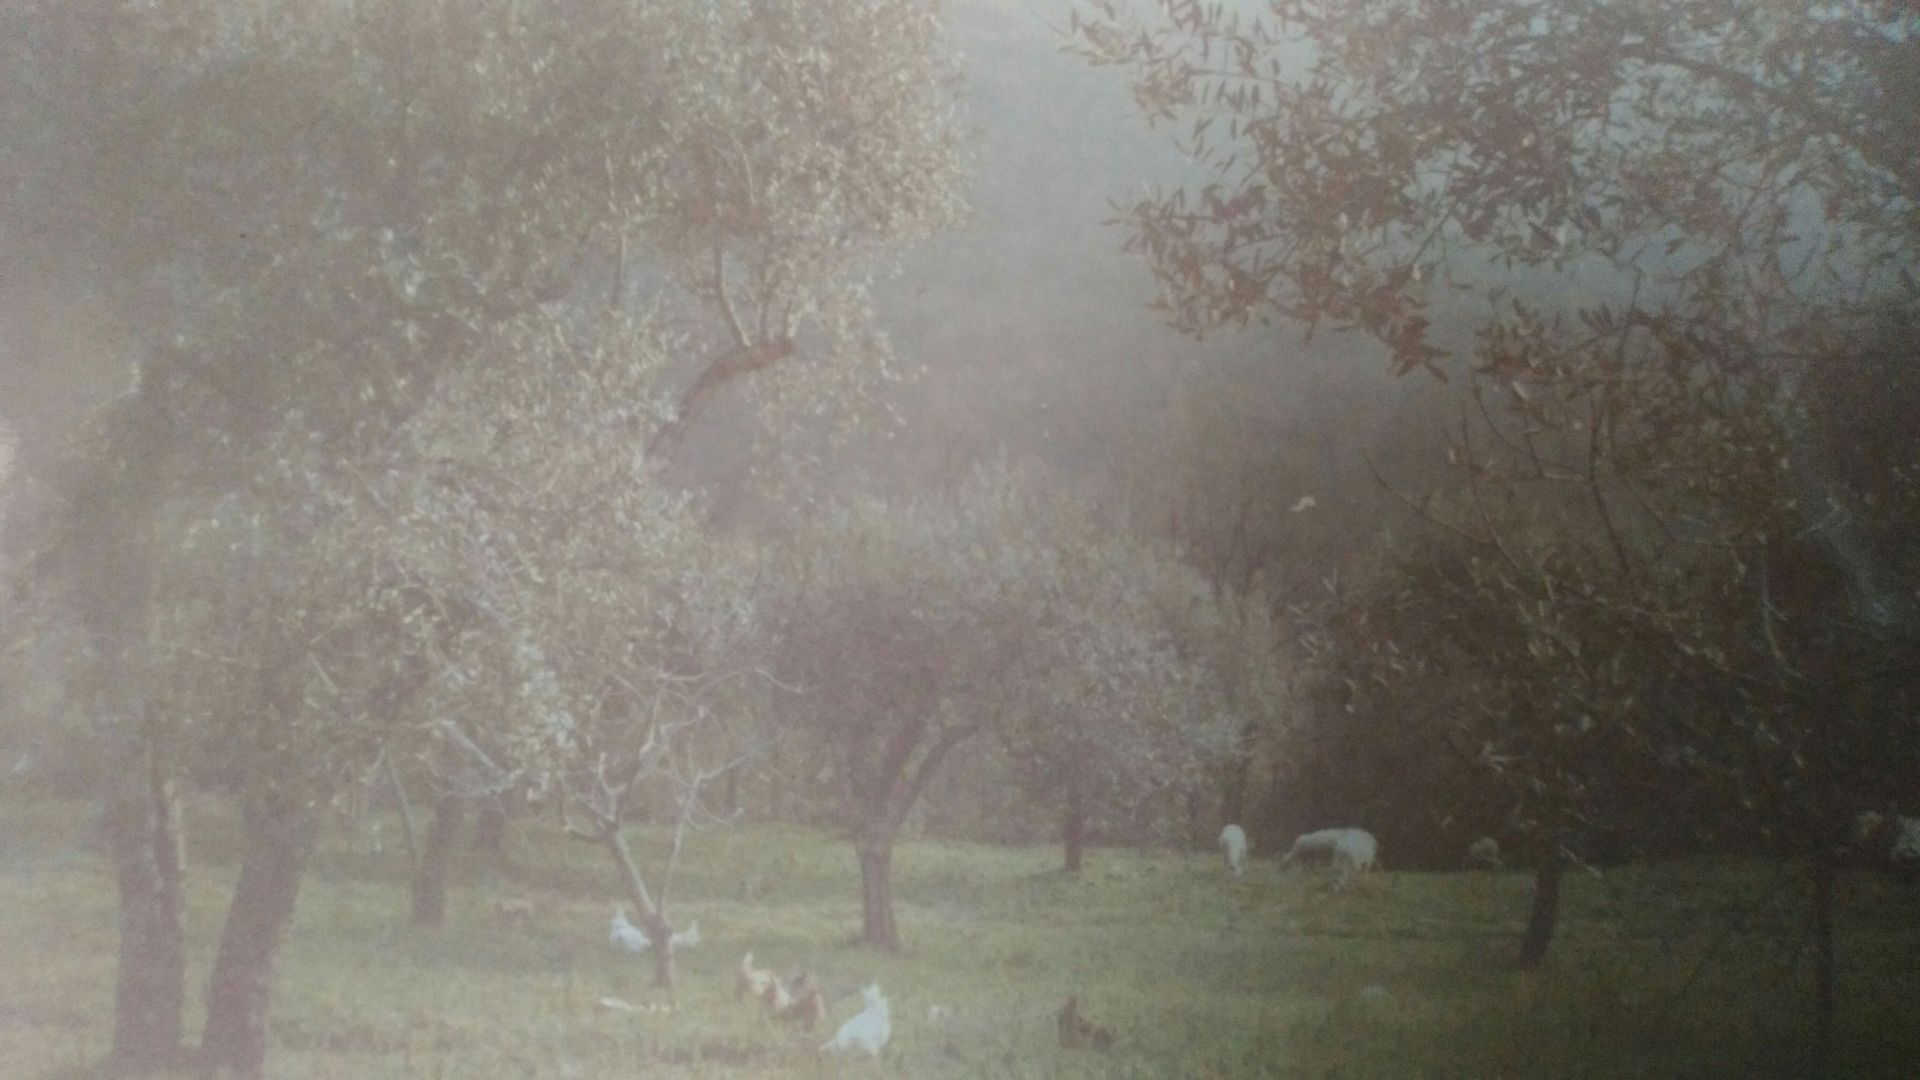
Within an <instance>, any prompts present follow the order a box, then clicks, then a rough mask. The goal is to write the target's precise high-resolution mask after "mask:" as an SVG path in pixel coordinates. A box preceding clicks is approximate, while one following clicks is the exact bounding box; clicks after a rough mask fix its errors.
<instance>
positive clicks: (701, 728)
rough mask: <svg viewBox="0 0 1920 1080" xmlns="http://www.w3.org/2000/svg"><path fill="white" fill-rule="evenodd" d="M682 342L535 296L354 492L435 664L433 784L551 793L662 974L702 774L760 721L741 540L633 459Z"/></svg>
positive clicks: (660, 406)
mask: <svg viewBox="0 0 1920 1080" xmlns="http://www.w3.org/2000/svg"><path fill="white" fill-rule="evenodd" d="M674 344H675V342H674V340H673V339H672V337H671V336H670V335H667V334H665V333H664V332H663V331H662V330H661V329H660V327H659V325H658V323H657V322H656V321H655V320H652V319H649V318H636V317H631V316H628V315H625V314H623V313H620V312H617V311H613V310H611V309H607V310H603V311H601V312H599V313H589V314H587V315H585V316H582V317H579V318H575V319H564V318H562V319H555V318H554V317H552V316H549V315H537V316H531V317H529V318H527V319H525V320H523V321H521V322H520V323H517V324H515V325H514V326H513V327H511V328H510V332H509V333H507V334H506V335H504V336H503V337H502V339H501V340H500V341H499V342H498V343H496V344H495V346H494V348H495V349H497V350H498V355H497V356H490V357H487V358H486V361H485V362H484V363H482V364H480V365H477V366H476V367H475V368H474V369H473V370H471V371H470V372H467V373H463V374H462V375H461V376H459V377H457V378H454V379H450V380H448V381H447V382H446V383H445V384H444V391H445V392H444V394H443V396H442V397H441V398H439V399H437V400H436V401H435V402H433V403H432V404H430V405H429V406H428V407H427V408H426V409H424V410H422V412H421V413H420V414H419V415H418V416H417V417H416V418H415V420H414V422H413V423H412V424H410V425H409V427H408V429H407V432H406V435H407V449H406V457H405V458H404V460H403V461H402V462H400V463H397V465H396V467H394V468H392V469H389V470H388V471H387V472H386V473H385V474H384V475H383V476H381V477H376V478H371V479H370V480H369V482H368V484H367V486H366V488H365V491H364V494H363V498H364V500H365V501H366V504H367V510H368V512H367V520H369V521H376V520H377V521H379V522H380V524H378V525H377V526H375V528H376V530H377V532H378V537H379V538H378V540H377V542H376V543H375V544H374V545H372V546H373V547H374V548H375V550H378V551H380V552H382V553H383V557H384V558H385V560H386V563H387V565H386V567H385V572H384V573H383V574H382V575H381V580H382V581H383V582H384V583H385V584H384V586H383V591H384V593H385V594H386V595H388V596H390V597H392V600H393V602H394V603H396V604H401V605H404V606H405V607H406V608H407V610H408V611H409V613H410V617H409V621H410V624H411V625H412V626H413V627H414V629H415V633H416V636H417V640H418V646H417V647H418V648H419V649H420V650H421V651H422V652H423V653H424V654H425V655H429V656H432V657H434V658H435V666H436V669H437V670H439V671H441V672H443V675H442V677H441V681H442V683H443V688H442V692H441V694H440V698H439V702H438V704H439V708H438V710H437V716H436V717H435V719H434V720H433V721H432V723H431V725H430V729H429V731H428V742H429V744H430V745H431V747H432V749H433V760H435V761H437V762H440V763H442V765H443V768H442V770H441V777H442V782H443V783H444V784H450V785H451V784H459V783H465V784H469V785H472V784H478V785H480V786H481V787H483V788H484V789H487V790H491V791H495V792H498V791H502V790H506V789H508V788H524V789H526V790H528V791H530V792H532V793H533V794H535V795H536V796H544V797H548V798H551V799H555V800H557V801H558V802H559V806H560V809H561V813H562V816H563V817H564V819H565V820H566V821H567V823H568V831H569V833H570V834H571V835H573V836H576V837H578V838H580V839H582V840H586V841H589V842H591V843H594V844H596V845H598V846H600V847H601V848H603V849H604V850H605V851H606V852H607V854H608V855H609V857H610V858H611V860H612V863H613V866H614V868H615V870H616V872H617V875H618V880H619V883H620V888H621V890H622V893H623V895H624V896H625V897H626V899H627V900H628V901H629V902H631V903H632V904H633V906H634V907H635V909H636V910H637V912H638V914H639V917H640V921H641V923H640V924H641V926H642V928H643V929H644V930H645V931H646V932H647V934H648V936H649V937H650V938H651V940H652V942H653V945H654V957H655V961H656V964H657V965H658V966H657V968H656V981H657V982H658V984H659V985H661V986H667V987H670V986H671V985H672V982H673V951H672V947H671V936H672V928H671V926H670V925H669V923H668V921H667V914H668V913H667V901H668V897H669V890H670V889H671V887H672V882H673V875H674V868H675V866H676V865H677V862H678V858H679V855H680V852H681V850H682V846H683V842H684V839H685V837H686V835H687V832H688V830H689V828H690V827H692V826H694V825H696V824H698V823H700V822H701V821H702V820H703V819H704V818H705V817H706V816H707V814H706V810H705V807H706V804H705V801H704V800H703V794H704V789H705V787H706V785H708V784H709V782H711V781H713V780H714V779H716V778H717V777H719V776H721V775H722V774H724V773H725V772H727V771H728V770H729V769H731V768H733V767H736V766H737V765H739V764H740V763H742V762H743V761H744V760H745V759H747V758H748V757H749V756H751V755H752V754H753V753H754V752H756V751H757V749H758V748H759V747H760V745H761V743H762V741H763V738H762V737H763V732H762V731H761V729H759V728H758V727H756V726H755V725H753V724H751V723H749V721H750V720H751V719H753V717H754V713H753V710H752V708H751V705H752V700H753V697H754V695H755V691H756V684H757V683H759V682H761V681H763V676H761V675H760V673H759V670H758V667H757V665H756V663H755V651H754V643H755V638H754V631H755V626H756V616H755V610H754V598H753V588H754V576H753V574H754V570H755V565H756V564H755V561H754V559H753V558H752V552H751V549H750V548H747V547H745V546H744V545H741V544H739V543H733V542H728V541H725V540H723V539H722V538H720V537H718V536H716V535H715V534H713V533H712V532H710V531H709V530H707V529H706V528H705V527H704V526H703V523H702V520H701V517H700V514H699V512H698V506H697V504H696V503H695V502H694V501H693V500H692V499H691V498H689V497H688V496H686V495H684V494H677V493H675V492H674V491H672V490H671V489H670V488H668V487H667V486H665V485H664V484H663V482H662V481H661V480H660V479H659V477H658V476H657V475H656V474H655V472H654V470H652V469H651V468H650V467H649V465H648V462H647V460H646V455H645V446H646V441H647V439H646V436H647V434H648V433H649V432H650V430H651V429H652V428H653V427H654V426H655V425H657V424H659V423H662V422H664V421H663V420H662V417H663V416H665V415H666V413H667V410H668V407H669V405H670V401H669V399H668V398H667V397H666V396H665V395H664V394H663V393H662V392H661V391H660V389H659V387H660V385H661V382H662V380H661V378H660V374H661V370H662V369H663V368H664V367H665V365H666V364H667V363H668V362H669V361H670V359H671V357H672V355H673V347H674ZM467 794H470V793H467ZM649 797H653V798H656V799H659V800H660V801H662V802H664V803H665V805H667V806H668V807H669V808H670V809H669V811H668V814H667V819H668V821H669V822H670V823H671V825H672V826H673V840H672V843H671V845H670V847H669V850H668V852H667V854H666V856H665V858H664V860H663V861H662V863H661V868H660V871H659V873H657V874H655V873H652V872H650V871H648V870H647V869H646V868H645V866H644V865H643V864H644V860H642V859H641V858H639V857H637V856H636V854H635V852H634V851H633V849H632V847H631V846H630V845H629V843H628V840H627V836H626V833H625V832H624V831H623V827H624V826H625V825H626V824H628V823H629V822H630V821H632V820H634V819H635V817H636V816H637V815H638V813H639V811H640V808H641V807H642V805H643V803H644V800H646V799H647V798H649Z"/></svg>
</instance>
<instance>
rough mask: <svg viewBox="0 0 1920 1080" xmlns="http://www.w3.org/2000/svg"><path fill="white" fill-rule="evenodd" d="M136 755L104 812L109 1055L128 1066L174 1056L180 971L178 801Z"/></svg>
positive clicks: (147, 1065)
mask: <svg viewBox="0 0 1920 1080" xmlns="http://www.w3.org/2000/svg"><path fill="white" fill-rule="evenodd" d="M140 758H142V759H144V761H140V762H139V763H138V764H137V765H135V774H136V779H135V780H134V782H132V783H122V784H116V785H115V789H114V791H113V793H112V794H111V795H110V796H109V797H108V801H107V810H106V826H107V843H108V847H109V848H110V850H111V852H112V856H113V867H114V877H115V879H116V882H117V884H118V886H119V894H120V957H119V965H120V970H119V977H118V982H117V984H116V986H115V988H114V1013H113V1050H112V1059H113V1062H114V1064H115V1065H116V1066H117V1067H119V1068H123V1069H126V1070H128V1071H142V1070H151V1069H157V1068H164V1067H166V1066H169V1065H172V1064H175V1063H177V1062H178V1061H179V1059H180V1058H181V1056H182V1051H181V1035H182V1031H183V1030H184V1021H183V1020H182V1010H183V1008H184V1005H185V1002H186V977H187V976H186V959H187V954H186V943H185V942H186V929H185V927H186V920H185V915H184V909H183V904H182V893H181V887H180V886H181V874H182V868H181V865H180V855H181V848H180V840H179V833H178V826H179V819H178V816H177V814H178V808H179V804H178V802H177V801H176V800H175V799H174V797H173V790H172V783H171V781H169V780H168V779H166V778H165V777H164V776H163V775H162V773H161V771H160V768H159V766H158V765H157V764H156V763H155V762H154V761H153V759H152V755H151V753H144V754H141V755H140ZM141 766H144V767H141Z"/></svg>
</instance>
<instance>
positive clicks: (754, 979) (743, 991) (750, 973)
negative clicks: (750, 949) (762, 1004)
mask: <svg viewBox="0 0 1920 1080" xmlns="http://www.w3.org/2000/svg"><path fill="white" fill-rule="evenodd" d="M779 982H780V978H779V976H777V975H775V974H774V973H773V972H771V971H768V970H766V969H765V968H757V967H754V966H753V954H752V953H747V954H746V955H745V956H742V957H741V958H740V967H739V969H738V970H737V971H735V972H734V973H733V1000H735V1001H745V1000H747V999H748V998H749V997H751V998H753V999H755V1000H757V1001H764V1000H765V999H766V996H767V990H768V989H769V988H771V987H773V986H775V985H777V984H778V983H779Z"/></svg>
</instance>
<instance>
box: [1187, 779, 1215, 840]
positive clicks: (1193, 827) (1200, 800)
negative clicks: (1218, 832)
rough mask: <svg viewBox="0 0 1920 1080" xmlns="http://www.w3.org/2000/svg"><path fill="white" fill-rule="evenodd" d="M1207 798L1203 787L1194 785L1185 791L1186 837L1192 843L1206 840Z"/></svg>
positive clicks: (1207, 830)
mask: <svg viewBox="0 0 1920 1080" xmlns="http://www.w3.org/2000/svg"><path fill="white" fill-rule="evenodd" d="M1209 831H1211V830H1209V829H1208V828H1207V796H1206V791H1205V785H1202V784H1195V785H1194V786H1192V787H1190V788H1188V789H1187V836H1188V838H1189V839H1191V840H1194V841H1196V842H1197V841H1202V840H1205V839H1207V838H1208V837H1207V833H1208V832H1209Z"/></svg>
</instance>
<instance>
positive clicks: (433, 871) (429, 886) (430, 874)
mask: <svg viewBox="0 0 1920 1080" xmlns="http://www.w3.org/2000/svg"><path fill="white" fill-rule="evenodd" d="M459 830H460V799H459V798H458V797H457V796H453V795H442V796H440V799H439V801H438V802H436V803H434V807H433V823H432V824H431V825H429V826H427V842H426V846H425V848H424V849H423V850H422V851H421V853H420V862H419V865H417V866H415V867H414V871H413V924H414V925H415V926H439V925H440V924H441V923H443V922H445V921H446V918H447V873H448V871H449V870H450V869H451V868H452V866H453V840H454V836H455V835H456V834H457V833H458V832H459Z"/></svg>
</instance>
